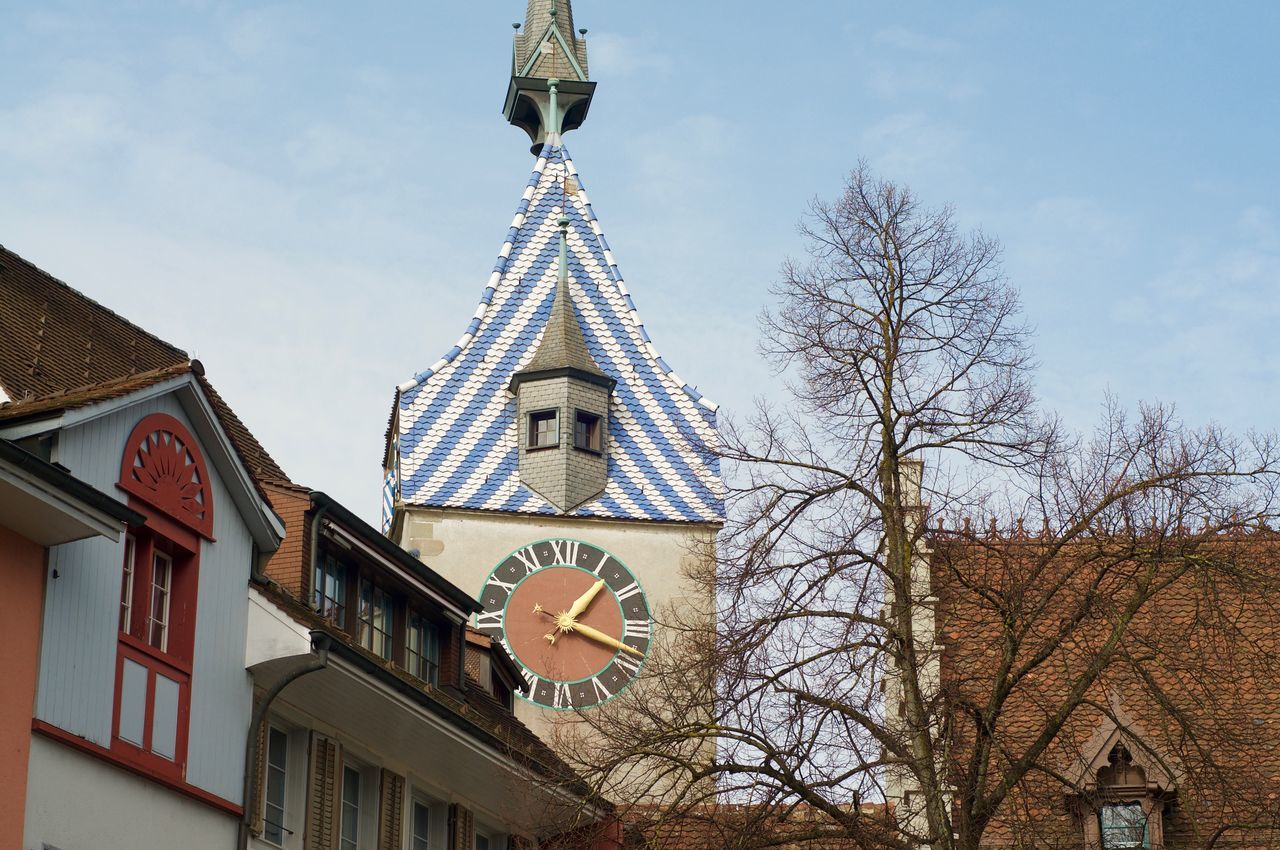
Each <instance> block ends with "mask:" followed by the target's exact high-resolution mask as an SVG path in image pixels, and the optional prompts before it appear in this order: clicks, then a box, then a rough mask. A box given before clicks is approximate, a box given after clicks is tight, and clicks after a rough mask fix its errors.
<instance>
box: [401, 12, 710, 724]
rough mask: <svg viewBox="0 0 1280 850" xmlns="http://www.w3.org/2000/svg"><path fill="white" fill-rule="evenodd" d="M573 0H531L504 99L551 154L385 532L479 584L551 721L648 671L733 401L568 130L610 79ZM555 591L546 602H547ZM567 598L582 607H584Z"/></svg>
mask: <svg viewBox="0 0 1280 850" xmlns="http://www.w3.org/2000/svg"><path fill="white" fill-rule="evenodd" d="M584 34H585V30H579V31H575V30H574V22H573V10H572V7H571V5H570V3H569V2H567V0H559V2H555V0H531V2H530V3H529V6H528V10H527V16H526V20H525V22H524V25H523V29H522V30H521V31H519V32H517V34H516V36H515V43H514V48H513V62H512V73H511V79H510V83H509V86H508V93H507V99H506V105H505V113H506V117H507V119H508V121H509V122H510V123H512V124H513V125H515V126H517V127H520V128H521V129H523V130H524V131H525V132H526V133H527V134H528V135H529V138H530V140H531V142H532V144H533V147H532V149H533V152H534V155H535V157H536V161H535V164H534V169H533V173H532V175H531V177H530V179H529V181H528V183H527V185H526V186H525V190H524V193H523V195H522V197H521V199H520V202H519V204H518V207H517V212H516V215H515V218H514V219H513V220H512V223H511V226H510V228H509V230H508V232H507V236H506V239H505V240H504V242H503V244H502V247H501V249H500V251H499V256H498V261H497V263H496V265H495V266H494V269H493V271H492V273H491V275H490V278H489V282H488V284H487V286H486V287H485V288H484V292H483V295H482V297H481V302H480V305H479V307H478V308H477V310H476V312H475V315H474V316H473V318H472V320H471V323H470V325H469V326H468V328H467V331H466V333H465V334H464V335H463V337H462V338H461V339H460V340H459V341H458V343H457V345H455V346H454V347H453V348H452V349H451V350H450V351H449V352H448V353H447V354H446V355H445V356H444V357H443V358H441V359H440V360H439V361H437V362H436V363H435V364H433V365H432V366H431V367H430V368H428V369H426V370H424V371H422V372H420V373H418V374H417V375H415V376H414V377H413V378H412V379H411V380H409V381H406V382H405V383H403V384H401V385H400V386H399V387H398V388H397V390H396V394H395V403H394V406H393V410H392V415H391V422H390V427H389V430H388V439H387V446H386V465H385V474H386V488H385V492H384V520H385V523H386V526H387V533H388V535H389V536H390V537H391V538H392V539H393V540H395V541H397V542H398V543H399V544H400V545H401V546H403V547H404V548H405V549H407V550H410V551H413V552H415V553H417V554H418V556H419V557H421V558H422V559H423V560H424V561H426V562H428V563H430V564H431V565H432V566H433V567H434V568H436V569H437V570H439V571H440V572H441V574H442V575H444V576H445V577H447V578H448V579H449V580H450V581H452V582H454V583H456V584H458V585H459V586H460V587H462V588H464V589H465V590H466V591H467V592H468V593H470V594H473V595H474V596H475V597H476V598H478V599H479V600H480V602H481V604H482V605H483V606H484V610H483V611H481V612H480V614H479V615H478V617H477V621H476V622H477V625H478V627H479V628H480V629H482V630H483V631H484V632H485V633H486V634H490V635H492V636H494V637H495V638H497V639H499V640H500V641H502V642H503V644H504V646H505V647H506V649H507V650H508V651H509V652H510V653H511V655H512V656H513V657H514V658H515V659H516V660H517V662H518V663H519V665H520V667H521V669H522V671H523V676H524V678H525V680H526V682H527V683H528V686H529V689H528V693H527V694H526V695H524V696H523V697H521V699H520V701H519V704H518V713H519V714H520V716H521V717H522V718H523V719H525V720H526V721H527V722H528V723H530V724H531V725H532V726H533V728H534V729H535V730H537V731H539V732H540V733H544V734H545V733H548V732H549V730H550V729H551V727H552V726H553V725H554V723H553V721H554V719H555V718H557V717H561V718H563V717H567V716H568V715H569V713H570V712H569V711H568V710H583V709H588V708H590V707H591V706H594V705H597V704H599V703H601V702H603V701H606V700H608V699H609V698H611V697H612V696H613V695H616V694H617V693H619V692H620V691H621V690H622V689H623V688H625V687H627V686H628V684H629V683H630V682H631V681H632V680H633V679H634V678H635V677H636V676H637V675H638V674H639V671H640V668H641V667H642V665H643V662H644V659H645V656H646V653H647V652H648V651H649V649H650V647H651V645H652V642H653V640H654V638H655V637H656V633H655V631H654V629H655V628H657V627H655V625H654V615H655V614H658V613H660V612H662V611H664V610H675V611H681V612H689V611H694V612H702V613H704V614H706V615H707V616H710V611H711V594H710V591H709V589H708V587H706V586H705V585H701V586H698V585H696V584H695V583H693V582H691V581H690V580H689V579H688V578H687V574H688V573H689V572H690V571H691V568H693V567H696V566H697V565H699V564H705V563H706V560H707V559H708V558H709V557H710V553H711V551H712V546H713V545H714V540H715V535H716V533H717V531H718V529H719V527H720V525H721V522H722V519H723V505H722V495H721V482H720V474H719V464H718V460H717V459H716V457H715V447H716V408H715V405H714V404H712V403H711V402H710V401H708V400H707V399H706V398H705V397H703V396H702V395H701V394H700V393H699V392H698V391H697V390H696V389H695V388H694V387H692V386H691V385H689V384H688V383H686V382H685V381H684V380H683V379H682V378H680V377H679V376H678V375H677V374H676V373H675V372H673V371H672V370H671V368H670V367H669V366H668V365H667V363H666V362H665V361H664V360H663V359H662V358H661V357H660V356H659V355H658V354H657V352H656V350H655V348H654V346H653V343H652V341H651V340H650V338H649V335H648V333H647V332H646V330H645V328H644V325H643V324H642V323H641V321H640V318H639V315H638V313H637V312H636V307H635V303H634V301H633V300H632V297H631V294H630V293H629V291H628V289H627V285H626V283H625V282H624V281H623V279H622V276H621V274H620V272H619V270H618V265H617V263H616V261H615V258H614V256H613V253H612V251H611V250H610V248H609V245H608V242H607V241H606V240H605V237H604V232H603V230H602V228H601V225H600V221H599V219H598V218H597V217H596V214H595V211H594V209H593V208H592V205H591V203H590V201H589V200H588V197H587V194H586V190H585V188H584V183H583V180H582V176H581V174H580V173H579V172H578V170H577V168H576V166H575V165H574V162H573V160H572V159H571V157H570V156H569V152H568V150H567V148H565V146H564V144H563V141H562V136H563V133H565V132H567V131H568V130H571V129H574V128H576V127H578V126H579V125H581V124H582V123H583V121H584V120H585V119H586V116H587V111H588V109H589V107H590V104H591V101H592V98H593V96H594V92H595V83H594V82H592V81H591V80H590V79H589V78H588V73H587V48H586V42H585V38H584ZM535 609H536V610H535ZM570 612H574V613H573V615H572V616H563V617H562V616H561V615H569V614H570Z"/></svg>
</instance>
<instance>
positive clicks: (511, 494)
mask: <svg viewBox="0 0 1280 850" xmlns="http://www.w3.org/2000/svg"><path fill="white" fill-rule="evenodd" d="M566 177H573V178H574V180H573V181H571V183H576V184H577V190H576V191H574V190H573V188H572V187H571V188H570V190H569V191H566V190H565V179H566ZM562 206H563V207H564V208H565V214H566V215H567V216H568V218H569V221H570V224H569V234H568V238H567V240H566V241H567V243H568V247H569V285H570V292H571V294H572V296H573V299H572V300H573V304H574V306H575V308H576V309H577V313H578V317H579V319H580V320H581V326H582V330H583V335H584V338H585V341H586V345H587V350H588V351H589V353H590V355H591V357H592V359H594V361H595V362H596V363H597V364H598V365H599V367H600V368H601V370H603V371H604V373H605V374H607V375H608V376H609V377H612V378H614V379H615V380H617V382H618V383H617V385H616V387H615V388H614V392H613V397H612V402H611V416H610V421H609V435H608V446H607V454H608V459H609V461H608V472H609V481H608V484H607V486H606V488H605V490H604V492H603V493H602V494H601V495H600V497H599V498H597V499H596V500H594V501H592V502H588V503H587V504H585V505H583V506H581V507H579V508H577V509H576V510H574V511H573V512H572V513H573V515H576V516H595V517H609V518H620V519H646V520H666V521H683V522H718V521H720V520H721V519H723V516H724V507H723V501H722V493H721V483H720V469H719V462H718V461H717V460H716V459H715V458H714V456H713V455H712V453H711V452H709V451H708V447H709V446H712V445H714V442H715V439H716V406H715V404H713V403H712V402H711V401H709V400H708V399H706V398H705V397H704V396H703V395H702V394H701V393H699V392H698V391H697V390H696V389H694V388H693V387H690V386H689V385H687V384H685V383H684V382H683V381H682V380H681V379H680V378H679V377H678V376H676V374H675V373H674V372H673V371H672V370H671V369H670V367H668V366H667V364H666V363H665V362H664V361H663V360H662V358H660V357H659V356H658V353H657V351H656V350H655V349H654V347H653V343H652V341H651V340H650V338H649V335H648V333H647V332H646V331H645V329H644V325H643V323H641V321H640V317H639V315H638V313H637V312H636V307H635V302H634V301H633V300H632V298H631V295H630V294H629V293H628V291H627V287H626V284H625V283H624V281H623V279H622V275H621V274H620V272H619V271H618V266H617V264H616V262H615V260H614V257H613V253H612V251H611V250H610V249H609V247H608V244H607V243H606V242H605V239H604V233H603V231H602V230H601V228H600V223H599V221H598V220H597V219H596V217H595V213H594V212H593V211H592V209H591V204H590V202H589V201H588V199H587V195H586V191H585V189H583V188H582V182H581V178H580V177H578V173H577V170H576V169H575V168H574V166H573V162H572V160H571V159H570V158H569V155H568V151H566V150H565V149H564V147H563V146H559V145H548V146H547V147H545V148H544V149H543V151H542V154H541V155H540V156H539V158H538V161H537V164H536V165H535V166H534V170H533V175H532V177H531V178H530V180H529V183H528V185H527V186H526V187H525V191H524V195H523V196H522V198H521V201H520V204H519V206H518V207H517V210H516V215H515V218H514V220H513V221H512V224H511V228H510V229H509V230H508V232H507V238H506V241H505V242H504V243H503V246H502V249H501V250H500V251H499V252H498V260H497V263H496V264H495V265H494V269H493V272H492V274H491V275H490V278H489V282H488V285H487V286H486V287H485V290H484V294H483V296H482V297H481V300H480V305H479V307H478V308H477V309H476V312H475V314H474V316H473V318H472V320H471V323H470V324H469V325H468V327H467V330H466V333H465V334H463V336H462V338H461V339H460V340H459V341H458V343H457V345H455V346H454V347H453V348H452V349H451V350H450V351H449V352H448V353H447V354H446V355H445V356H444V357H443V358H441V359H440V360H438V361H436V362H435V363H434V364H432V366H431V367H430V368H429V369H427V370H426V371H423V372H420V373H419V374H417V375H415V376H414V378H413V379H412V380H411V381H408V382H406V383H404V384H402V385H401V386H400V387H399V388H398V394H397V403H398V426H399V435H398V441H397V445H398V446H399V464H400V469H399V475H398V477H397V480H398V486H399V487H400V497H401V499H402V500H403V501H404V502H406V503H408V504H412V505H422V506H432V507H457V508H473V509H480V510H499V511H515V512H520V513H534V514H554V513H557V511H556V509H555V508H554V507H553V506H552V505H551V504H550V503H549V502H547V501H546V500H545V499H543V498H542V497H541V496H539V495H538V494H537V493H535V492H533V491H532V490H530V489H528V488H527V487H523V486H522V485H521V484H520V480H519V475H518V465H519V464H518V456H517V451H518V447H517V438H516V430H517V428H516V421H515V401H514V398H513V397H512V396H511V395H510V394H509V393H508V391H507V386H508V383H509V382H510V380H511V377H512V375H514V374H515V373H516V372H517V371H518V370H520V369H522V368H524V367H525V366H527V365H528V364H529V362H530V361H531V360H532V358H533V355H534V352H535V350H536V349H537V345H538V342H539V340H540V339H541V337H542V334H543V331H544V329H545V327H546V325H547V322H548V319H549V317H550V314H551V306H552V301H553V298H554V294H555V288H556V287H555V284H556V275H557V270H556V266H557V262H556V261H557V255H558V233H559V229H558V226H557V224H556V219H557V218H558V217H559V215H560V212H561V208H562Z"/></svg>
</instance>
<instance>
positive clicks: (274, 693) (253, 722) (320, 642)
mask: <svg viewBox="0 0 1280 850" xmlns="http://www.w3.org/2000/svg"><path fill="white" fill-rule="evenodd" d="M328 510H329V506H328V505H323V506H321V507H320V508H319V509H318V510H317V511H316V512H315V513H314V514H313V515H312V516H311V529H310V531H311V553H310V554H311V559H310V563H309V564H307V567H308V569H309V570H310V573H309V574H310V575H312V576H314V575H315V574H316V554H317V553H318V552H319V550H320V521H321V520H322V519H323V518H324V515H325V513H326V512H328ZM257 562H258V558H254V564H253V570H252V572H253V574H254V575H253V577H254V579H255V580H256V579H257V578H258V576H260V575H261V577H262V579H263V580H264V581H263V583H265V582H266V578H267V577H266V576H265V575H263V574H262V573H261V572H260V571H259V570H258V565H257ZM311 646H312V648H313V649H318V650H319V654H318V655H317V656H315V657H311V658H308V659H307V660H306V661H303V662H302V663H300V664H299V665H298V666H297V667H295V668H293V669H292V670H290V671H288V672H287V673H285V674H284V675H283V676H281V677H280V678H279V680H277V681H276V683H275V684H274V685H272V686H271V688H270V689H269V690H268V691H267V692H266V693H265V694H263V697H262V701H261V702H259V703H258V705H257V706H255V707H254V709H253V715H252V716H251V717H250V719H249V737H248V738H247V739H246V740H245V742H244V785H243V787H242V789H241V796H240V800H241V803H242V805H243V806H244V814H243V815H242V816H241V817H240V826H239V829H238V830H237V835H236V850H247V848H248V846H249V825H250V824H251V823H252V822H253V809H251V808H250V805H249V804H250V802H251V801H250V799H249V797H250V796H251V794H252V788H253V778H254V769H255V767H256V766H257V764H258V730H259V729H260V728H261V726H262V722H263V721H264V720H265V719H266V716H267V709H268V708H270V707H271V703H273V702H275V699H276V697H278V696H280V692H281V691H283V690H284V689H285V687H287V686H288V685H289V684H290V683H292V682H293V681H294V680H295V679H300V678H302V677H303V676H305V675H307V674H308V673H314V672H316V671H317V670H323V669H324V668H326V667H328V666H329V638H328V637H326V636H324V635H316V636H314V637H313V638H312V644H311Z"/></svg>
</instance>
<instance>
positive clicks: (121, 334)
mask: <svg viewBox="0 0 1280 850" xmlns="http://www.w3.org/2000/svg"><path fill="white" fill-rule="evenodd" d="M185 374H193V375H195V377H196V380H197V381H198V382H199V383H200V386H201V387H202V388H203V389H204V392H205V395H206V396H207V397H208V399H209V403H210V405H211V406H212V407H213V409H214V412H215V413H216V414H217V416H218V418H219V420H220V421H221V424H222V427H223V429H224V430H225V431H226V432H227V436H228V438H229V439H230V440H231V443H232V445H234V446H235V449H236V451H237V453H239V455H240V459H241V461H242V462H243V463H244V465H245V468H247V469H248V470H249V471H250V473H252V474H253V476H254V477H255V478H256V479H257V480H258V481H259V482H264V481H287V480H288V476H287V475H286V474H285V472H284V470H282V469H281V468H280V466H279V464H277V463H276V462H275V460H274V459H273V458H272V457H271V455H270V454H268V453H267V451H266V449H264V448H263V447H262V445H261V444H260V443H259V442H258V441H257V439H255V438H254V436H253V434H252V433H250V432H249V429H248V428H246V427H245V425H244V423H243V422H242V421H241V420H240V418H239V417H238V416H237V415H236V414H235V411H233V410H232V409H231V407H230V405H228V404H227V403H226V401H225V400H224V399H223V398H222V396H221V395H219V394H218V392H217V390H215V389H214V388H213V385H212V384H210V383H209V381H208V380H207V379H206V378H205V377H204V368H203V367H202V366H201V365H200V362H199V361H198V360H191V359H189V358H188V357H187V354H186V352H185V351H183V350H182V349H180V348H178V347H176V346H173V345H170V344H169V343H167V342H165V341H164V340H162V339H160V338H159V337H157V336H154V335H152V334H150V333H148V332H147V331H145V330H143V329H142V328H140V327H138V326H137V325H135V324H133V323H132V322H130V321H128V320H127V319H125V318H123V317H121V316H119V315H117V314H116V313H114V312H112V311H111V310H109V309H107V308H106V307H104V306H102V305H101V304H99V303H98V302H96V301H94V300H93V299H92V298H89V297H88V296H86V295H85V294H84V293H82V292H79V291H78V290H75V289H73V288H71V287H70V286H68V285H67V284H65V283H63V282H62V281H60V280H58V279H57V278H55V277H53V276H52V275H50V274H49V273H48V272H45V271H42V270H41V269H39V268H37V267H36V266H34V265H32V264H31V263H30V262H28V261H27V260H24V259H23V258H22V257H20V256H18V255H17V254H15V253H13V252H12V251H10V250H8V249H6V248H5V247H4V246H0V388H3V389H4V390H5V392H6V393H7V394H8V396H9V398H10V402H9V403H8V404H4V405H0V421H4V420H10V421H12V420H15V419H26V418H30V417H36V416H40V415H43V414H48V413H54V412H57V411H60V410H71V409H74V408H77V407H84V406H86V405H90V404H96V403H99V402H103V401H107V400H110V399H113V398H120V397H123V396H126V395H129V394H130V393H133V392H136V391H137V390H140V389H145V388H146V387H149V386H152V385H154V384H157V383H160V382H161V381H165V380H167V379H169V378H173V377H176V376H179V375H185Z"/></svg>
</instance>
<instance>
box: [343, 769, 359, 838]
mask: <svg viewBox="0 0 1280 850" xmlns="http://www.w3.org/2000/svg"><path fill="white" fill-rule="evenodd" d="M359 842H360V772H359V771H357V770H355V769H353V768H350V767H347V768H343V770H342V835H341V842H340V845H341V848H342V850H357V848H358V847H359Z"/></svg>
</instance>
